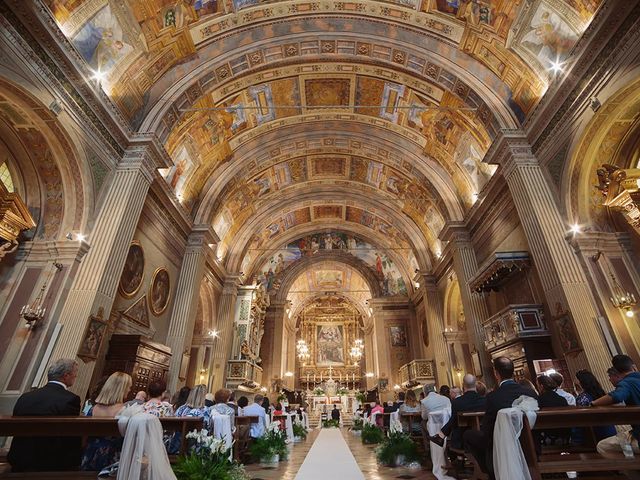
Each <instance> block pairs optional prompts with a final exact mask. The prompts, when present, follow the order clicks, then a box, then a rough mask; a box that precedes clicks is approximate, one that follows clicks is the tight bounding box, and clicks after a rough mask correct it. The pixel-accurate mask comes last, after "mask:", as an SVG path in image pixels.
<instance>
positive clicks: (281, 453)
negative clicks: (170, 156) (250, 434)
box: [249, 420, 288, 464]
mask: <svg viewBox="0 0 640 480" xmlns="http://www.w3.org/2000/svg"><path fill="white" fill-rule="evenodd" d="M286 440H287V435H286V433H285V432H284V430H281V429H280V421H279V420H275V421H273V422H271V424H270V425H269V427H267V431H266V432H265V433H264V435H263V436H262V437H259V438H256V439H255V440H254V441H253V443H252V444H251V446H250V447H249V452H250V453H251V456H252V457H253V458H254V459H256V460H258V461H259V462H260V463H264V464H269V463H278V462H279V461H280V460H285V459H286V458H287V453H288V452H287V441H286Z"/></svg>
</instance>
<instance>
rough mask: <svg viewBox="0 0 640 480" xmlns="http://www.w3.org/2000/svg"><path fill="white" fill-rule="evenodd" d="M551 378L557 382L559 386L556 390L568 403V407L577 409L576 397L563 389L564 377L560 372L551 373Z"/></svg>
mask: <svg viewBox="0 0 640 480" xmlns="http://www.w3.org/2000/svg"><path fill="white" fill-rule="evenodd" d="M549 376H550V377H551V379H552V380H553V381H554V382H556V385H557V386H558V387H557V388H556V393H557V394H558V395H560V396H561V397H562V398H564V399H565V400H566V401H567V405H570V406H574V407H575V406H576V397H574V396H573V395H572V394H571V393H569V392H566V391H564V390H563V389H562V384H563V383H564V377H563V376H562V374H560V373H558V372H554V373H550V374H549Z"/></svg>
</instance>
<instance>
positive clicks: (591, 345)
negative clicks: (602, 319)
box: [485, 130, 611, 385]
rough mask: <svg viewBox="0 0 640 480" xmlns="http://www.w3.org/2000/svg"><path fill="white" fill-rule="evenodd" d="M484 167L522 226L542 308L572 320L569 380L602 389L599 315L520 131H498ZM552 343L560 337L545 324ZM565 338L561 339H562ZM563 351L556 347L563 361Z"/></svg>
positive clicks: (605, 362)
mask: <svg viewBox="0 0 640 480" xmlns="http://www.w3.org/2000/svg"><path fill="white" fill-rule="evenodd" d="M485 161H487V162H488V163H494V164H495V163H497V164H499V165H500V166H501V167H502V168H501V173H502V175H503V176H504V178H505V180H506V181H507V185H508V186H509V191H510V192H511V196H512V197H513V201H514V204H515V206H516V210H517V212H518V216H519V217H520V221H521V222H522V227H523V229H524V232H525V235H526V237H527V241H528V242H529V248H530V250H531V255H532V259H533V262H534V263H535V265H536V269H537V271H538V274H539V276H540V281H541V283H542V286H543V289H544V293H545V297H546V300H547V306H548V308H549V309H550V310H551V312H552V314H556V312H559V311H568V312H570V314H571V317H572V318H573V323H574V325H573V328H571V327H572V325H568V330H569V332H568V333H567V332H566V330H567V329H565V331H564V332H562V333H563V335H564V334H566V335H570V336H575V337H577V339H578V342H579V344H580V351H578V352H576V353H574V354H571V355H565V358H566V361H567V364H568V366H569V369H570V371H571V373H572V374H575V372H576V371H577V370H579V369H581V368H588V369H590V370H591V371H593V373H594V374H595V375H596V376H598V377H599V379H600V381H601V382H602V383H603V385H606V384H607V377H606V373H605V372H606V370H607V368H608V367H609V366H610V365H611V356H610V354H609V351H608V349H607V346H606V343H605V339H604V337H603V334H602V331H601V328H600V326H599V324H598V317H599V316H600V312H599V311H598V309H597V308H596V305H595V300H594V296H593V294H592V291H591V288H590V287H589V284H588V282H587V278H586V275H585V272H584V270H583V268H582V266H581V265H580V262H579V259H578V256H577V255H576V253H575V252H574V251H573V249H572V247H571V244H570V240H571V234H570V224H572V223H573V221H572V220H571V219H570V220H569V221H567V220H565V219H563V218H562V215H561V214H560V210H559V208H558V204H557V194H556V193H555V192H554V190H553V189H552V188H551V186H550V185H549V182H548V181H547V179H546V178H545V176H544V173H543V171H542V169H541V168H540V165H539V163H538V160H537V158H536V157H535V156H534V154H533V152H532V150H531V147H530V145H529V142H528V140H527V138H526V136H525V134H524V132H522V131H520V130H502V131H501V132H500V133H499V135H498V137H497V138H496V140H495V141H494V144H493V145H492V146H491V148H490V149H489V152H487V155H486V156H485ZM548 323H549V324H550V325H549V326H550V328H551V329H552V331H553V333H554V338H555V340H556V341H558V339H559V338H560V333H561V332H559V331H558V328H557V326H556V325H555V324H554V322H553V321H549V322H548ZM566 335H565V336H566ZM563 349H564V346H563V345H560V344H559V343H556V352H557V353H558V354H559V355H562V352H563Z"/></svg>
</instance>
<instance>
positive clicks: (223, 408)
mask: <svg viewBox="0 0 640 480" xmlns="http://www.w3.org/2000/svg"><path fill="white" fill-rule="evenodd" d="M230 396H231V390H227V389H226V388H221V389H220V390H218V391H217V392H216V393H215V395H214V396H213V399H214V405H213V407H211V409H212V410H215V411H216V412H218V413H219V414H220V415H229V418H231V425H234V424H235V414H236V412H234V411H233V408H231V407H230V406H229V405H227V402H228V401H229V397H230Z"/></svg>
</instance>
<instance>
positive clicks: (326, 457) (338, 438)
mask: <svg viewBox="0 0 640 480" xmlns="http://www.w3.org/2000/svg"><path fill="white" fill-rule="evenodd" d="M327 479H331V480H364V475H363V474H362V471H361V470H360V467H358V464H357V463H356V459H355V458H353V455H352V454H351V450H349V447H348V446H347V442H345V441H344V438H342V433H340V430H339V429H337V428H323V429H322V430H320V433H319V434H318V437H317V438H316V441H315V442H313V445H312V446H311V450H309V453H308V454H307V457H306V458H305V459H304V463H303V464H302V466H301V467H300V470H298V474H297V475H296V478H295V480H327Z"/></svg>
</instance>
